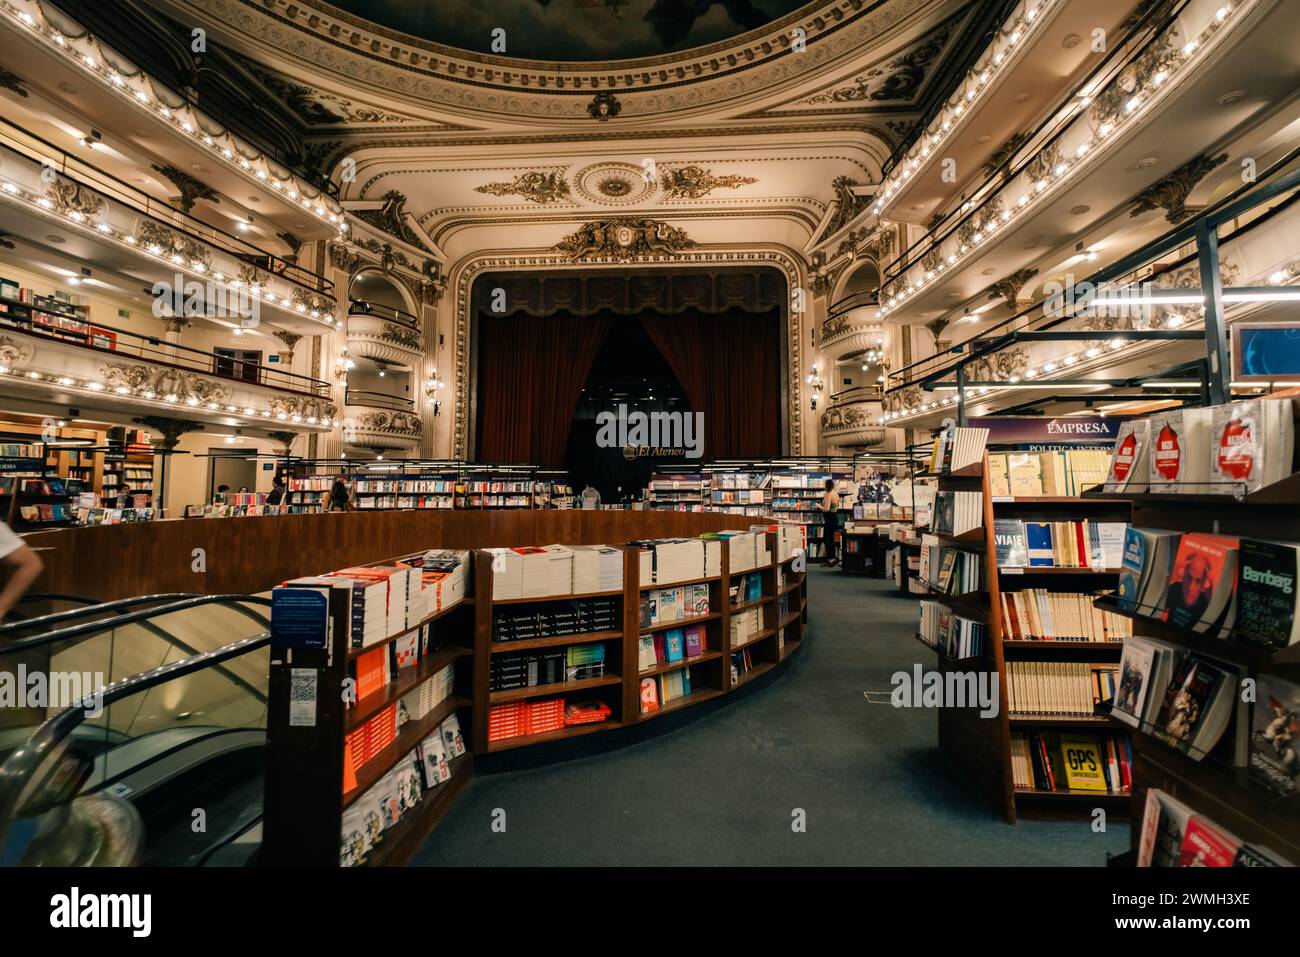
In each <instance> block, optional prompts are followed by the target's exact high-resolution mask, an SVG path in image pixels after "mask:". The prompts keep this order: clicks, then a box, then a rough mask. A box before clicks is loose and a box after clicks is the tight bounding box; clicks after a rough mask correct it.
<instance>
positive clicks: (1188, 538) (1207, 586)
mask: <svg viewBox="0 0 1300 957" xmlns="http://www.w3.org/2000/svg"><path fill="white" fill-rule="evenodd" d="M1239 546H1240V542H1239V540H1238V539H1235V538H1225V537H1223V536H1220V535H1205V534H1202V533H1200V532H1191V533H1188V534H1186V535H1184V536H1183V537H1182V539H1181V540H1180V541H1179V543H1178V551H1177V553H1176V554H1175V555H1174V568H1173V571H1172V572H1171V573H1170V575H1169V588H1168V590H1167V592H1166V593H1165V620H1166V621H1168V622H1169V623H1170V624H1173V625H1177V626H1179V627H1180V628H1192V629H1194V630H1196V631H1201V632H1206V631H1212V630H1213V631H1215V632H1217V631H1218V630H1219V629H1220V628H1222V627H1226V626H1227V625H1229V624H1231V622H1228V621H1226V618H1227V614H1228V611H1229V609H1230V608H1231V606H1232V591H1233V588H1234V587H1235V584H1236V580H1237V549H1238V547H1239Z"/></svg>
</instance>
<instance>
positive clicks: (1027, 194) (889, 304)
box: [876, 0, 1233, 316]
mask: <svg viewBox="0 0 1300 957" xmlns="http://www.w3.org/2000/svg"><path fill="white" fill-rule="evenodd" d="M1232 12H1233V0H1230V2H1228V3H1225V4H1223V5H1222V6H1220V7H1219V8H1218V9H1217V10H1216V11H1215V14H1214V19H1213V21H1212V22H1211V23H1210V24H1209V25H1208V26H1207V27H1206V32H1207V33H1208V32H1210V31H1213V30H1215V29H1217V28H1218V27H1219V26H1220V25H1221V24H1222V23H1223V22H1224V21H1226V20H1227V19H1228V17H1229V16H1230V15H1231V13H1232ZM1169 29H1172V26H1171V27H1170V28H1169ZM1199 46H1200V43H1199V42H1198V41H1197V40H1195V39H1193V40H1189V41H1187V43H1185V44H1184V45H1183V54H1184V55H1185V56H1191V54H1193V53H1195V52H1196V50H1197V49H1198V48H1199ZM1168 79H1169V74H1168V72H1167V71H1165V70H1160V71H1158V72H1156V73H1155V74H1154V75H1153V76H1152V78H1151V84H1152V89H1150V90H1145V91H1144V90H1137V91H1135V92H1134V94H1133V95H1132V96H1131V97H1129V99H1128V100H1127V101H1125V103H1124V113H1125V114H1126V115H1128V114H1132V113H1133V112H1134V111H1136V110H1137V108H1138V107H1139V106H1141V105H1142V102H1143V100H1144V99H1145V98H1146V97H1147V96H1148V95H1150V94H1151V93H1153V92H1154V90H1155V89H1157V88H1160V87H1162V86H1164V84H1165V81H1166V80H1168ZM1074 102H1075V105H1076V107H1077V109H1078V110H1079V114H1078V115H1077V116H1076V118H1075V119H1076V121H1080V120H1082V117H1083V113H1082V111H1083V110H1085V109H1087V108H1088V107H1089V106H1091V105H1092V102H1093V98H1092V97H1091V96H1087V95H1085V96H1081V97H1079V98H1077V99H1076V100H1075V101H1074ZM1115 129H1116V126H1115V124H1114V123H1111V122H1106V123H1102V124H1101V125H1100V126H1099V127H1098V128H1097V132H1096V135H1095V136H1093V137H1089V139H1087V140H1086V141H1084V142H1083V143H1081V144H1080V145H1079V146H1078V147H1077V148H1076V149H1075V150H1074V152H1073V154H1072V155H1070V156H1066V157H1064V158H1062V160H1061V161H1060V162H1059V163H1057V165H1056V166H1055V167H1054V168H1053V169H1052V170H1050V171H1049V172H1048V174H1047V175H1046V176H1043V177H1040V178H1039V179H1037V180H1035V181H1034V182H1033V183H1031V184H1027V185H1026V188H1025V190H1024V192H1022V193H1021V194H1020V196H1019V197H1018V198H1017V199H1016V201H1015V203H1014V204H1012V205H1013V207H1014V211H1013V209H1003V210H1002V213H1001V215H1000V216H999V217H998V218H996V219H993V220H991V221H990V222H989V223H987V224H986V225H985V227H984V229H983V230H978V231H976V232H975V233H973V234H972V235H971V237H970V242H969V243H962V244H961V245H959V246H958V248H957V250H956V251H955V252H950V253H949V254H948V255H947V256H945V257H944V258H943V259H941V260H940V261H939V262H938V263H937V264H936V266H935V268H934V269H928V270H926V271H925V272H924V273H922V274H921V275H918V276H917V277H916V279H915V280H912V279H907V280H906V281H905V282H904V285H903V287H902V288H901V289H896V291H892V292H890V294H889V295H888V297H887V298H884V300H883V301H882V302H881V305H880V314H881V315H882V316H884V315H887V314H888V313H890V312H892V311H894V310H895V309H898V308H899V307H900V306H902V305H903V303H904V302H905V301H906V300H907V299H908V298H909V297H911V296H913V295H915V294H916V293H917V292H920V291H921V290H922V289H924V288H925V286H926V285H927V284H929V283H931V282H933V281H934V280H935V279H936V278H938V277H939V275H940V274H941V273H942V272H944V270H945V269H947V268H949V267H951V266H953V265H955V264H956V263H957V262H958V261H959V260H960V259H961V258H963V257H965V256H966V255H967V254H969V253H971V252H973V251H974V250H975V248H976V247H978V246H979V245H980V244H981V243H982V242H983V241H984V240H985V239H988V238H989V237H990V236H992V235H993V234H994V233H995V232H997V231H998V230H1000V229H1001V228H1002V226H1004V225H1005V224H1007V223H1008V222H1010V221H1011V219H1012V217H1013V216H1015V215H1018V214H1020V213H1021V212H1023V211H1024V209H1025V207H1027V206H1028V205H1029V203H1030V202H1031V200H1032V199H1033V198H1034V197H1035V196H1037V195H1039V194H1041V193H1043V192H1045V191H1046V190H1047V187H1048V186H1049V185H1051V180H1055V179H1059V178H1061V177H1062V176H1064V175H1065V174H1066V173H1068V172H1069V170H1070V168H1071V166H1072V165H1073V164H1074V163H1076V162H1078V161H1080V160H1082V159H1083V158H1084V157H1086V156H1087V155H1088V153H1089V152H1090V151H1091V150H1092V148H1093V147H1094V146H1096V145H1097V144H1098V143H1099V142H1100V141H1102V140H1105V139H1106V138H1107V137H1109V136H1110V135H1111V134H1112V133H1113V132H1115ZM909 165H913V164H909ZM908 175H910V174H908ZM1009 187H1010V184H1008V185H1007V187H1004V189H1008V188H1009ZM998 192H999V193H1001V192H1002V190H999V191H998ZM886 193H887V194H889V190H888V189H887V190H886ZM995 195H996V194H995ZM991 198H992V197H990V199H991ZM881 203H883V200H882V201H881ZM881 203H878V204H877V210H876V211H877V213H878V212H879V210H880V209H881V208H883V207H882V206H881ZM973 206H974V203H973V201H967V202H966V203H965V204H963V206H962V208H961V212H963V213H967V212H969V211H970V210H971V209H972V208H973ZM900 279H902V277H900ZM898 282H899V280H895V281H894V284H893V285H894V286H897V283H898Z"/></svg>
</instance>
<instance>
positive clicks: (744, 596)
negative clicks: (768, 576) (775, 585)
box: [729, 572, 763, 608]
mask: <svg viewBox="0 0 1300 957" xmlns="http://www.w3.org/2000/svg"><path fill="white" fill-rule="evenodd" d="M729 595H730V598H731V606H732V607H733V608H734V607H735V606H736V605H743V604H746V603H747V602H751V601H758V599H760V598H762V597H763V576H762V575H760V574H758V573H757V572H755V573H753V574H749V575H742V576H741V578H740V581H738V582H734V583H733V584H732V586H731V588H730V590H729Z"/></svg>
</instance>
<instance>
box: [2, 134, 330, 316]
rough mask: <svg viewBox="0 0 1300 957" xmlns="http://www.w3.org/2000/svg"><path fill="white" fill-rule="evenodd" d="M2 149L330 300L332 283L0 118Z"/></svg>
mask: <svg viewBox="0 0 1300 957" xmlns="http://www.w3.org/2000/svg"><path fill="white" fill-rule="evenodd" d="M0 146H3V147H4V148H5V149H9V150H12V151H13V152H15V153H18V154H19V155H22V156H25V157H27V159H29V160H32V161H33V162H38V163H42V164H45V163H50V164H51V165H52V166H53V167H54V168H55V170H56V171H57V172H59V173H61V174H63V175H64V176H67V177H68V178H70V179H73V180H75V181H76V182H78V183H80V184H81V185H83V186H86V187H88V188H90V189H92V190H94V191H95V192H97V193H99V194H101V195H103V196H107V197H108V198H110V199H113V200H115V201H117V202H120V203H123V204H125V205H127V206H130V207H131V208H132V209H134V210H136V211H137V212H140V213H143V214H144V215H146V216H148V217H150V218H151V219H154V220H157V221H158V222H161V223H163V224H165V225H166V226H168V227H169V228H171V229H175V230H178V231H180V232H182V233H185V234H186V235H187V236H189V237H190V238H192V239H197V240H199V241H200V242H203V243H206V244H208V245H210V246H215V247H217V248H219V249H221V250H223V251H224V252H227V253H229V254H231V255H232V256H235V257H236V258H238V259H240V260H241V261H243V262H246V263H251V264H254V265H258V266H261V267H262V268H263V269H265V270H266V271H267V272H269V273H272V274H273V275H276V276H280V277H281V278H283V279H285V280H287V281H288V282H292V283H294V284H295V285H297V286H302V287H303V288H304V289H310V290H311V291H312V292H317V293H321V294H323V295H328V296H333V295H334V283H333V282H332V281H331V280H329V279H327V278H326V277H324V276H322V275H320V274H318V273H314V272H312V271H311V270H309V269H305V268H303V267H302V266H299V265H298V264H296V263H291V262H289V261H288V260H286V259H283V258H281V257H280V256H277V255H275V254H274V253H271V252H267V251H266V250H265V249H262V248H260V247H258V246H255V245H253V244H252V243H250V242H248V241H247V240H246V239H241V238H240V237H239V236H235V235H233V234H232V233H228V232H226V231H225V230H224V229H221V228H219V227H217V226H212V225H210V224H208V223H205V222H202V221H201V220H199V219H196V218H195V217H193V216H191V215H190V214H189V213H185V212H182V211H181V210H179V209H177V208H176V207H174V206H172V205H170V204H168V203H163V202H160V201H159V200H157V199H155V198H154V197H152V196H150V195H149V194H148V193H146V192H144V191H143V190H141V189H138V188H136V187H134V186H132V185H130V184H129V183H125V182H123V181H122V180H120V179H118V178H117V177H116V176H114V175H112V174H111V173H106V172H104V171H103V170H102V169H97V168H95V167H92V166H90V165H88V164H87V163H86V162H85V161H83V160H81V159H79V158H78V157H76V156H73V155H72V154H71V153H68V152H67V151H66V150H64V149H61V148H60V147H58V146H56V145H55V144H54V143H51V142H50V141H49V140H47V139H45V138H43V137H41V136H39V135H37V134H36V133H33V132H31V131H30V130H26V129H23V127H21V126H19V125H17V124H16V123H13V122H12V121H10V120H8V119H4V118H0Z"/></svg>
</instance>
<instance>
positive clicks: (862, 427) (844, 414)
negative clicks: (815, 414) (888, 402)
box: [821, 386, 885, 448]
mask: <svg viewBox="0 0 1300 957" xmlns="http://www.w3.org/2000/svg"><path fill="white" fill-rule="evenodd" d="M882 411H883V407H882V406H881V391H880V389H878V388H875V387H874V386H858V387H856V388H852V389H845V390H844V391H842V392H837V393H835V394H834V395H832V396H831V404H830V407H829V408H827V410H826V411H825V412H823V413H822V417H821V434H822V438H823V439H824V440H825V441H826V444H827V445H830V446H833V447H836V448H852V447H871V446H876V445H880V444H881V443H882V442H884V441H885V430H884V429H883V428H882V427H881V426H880V416H881V413H882Z"/></svg>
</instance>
